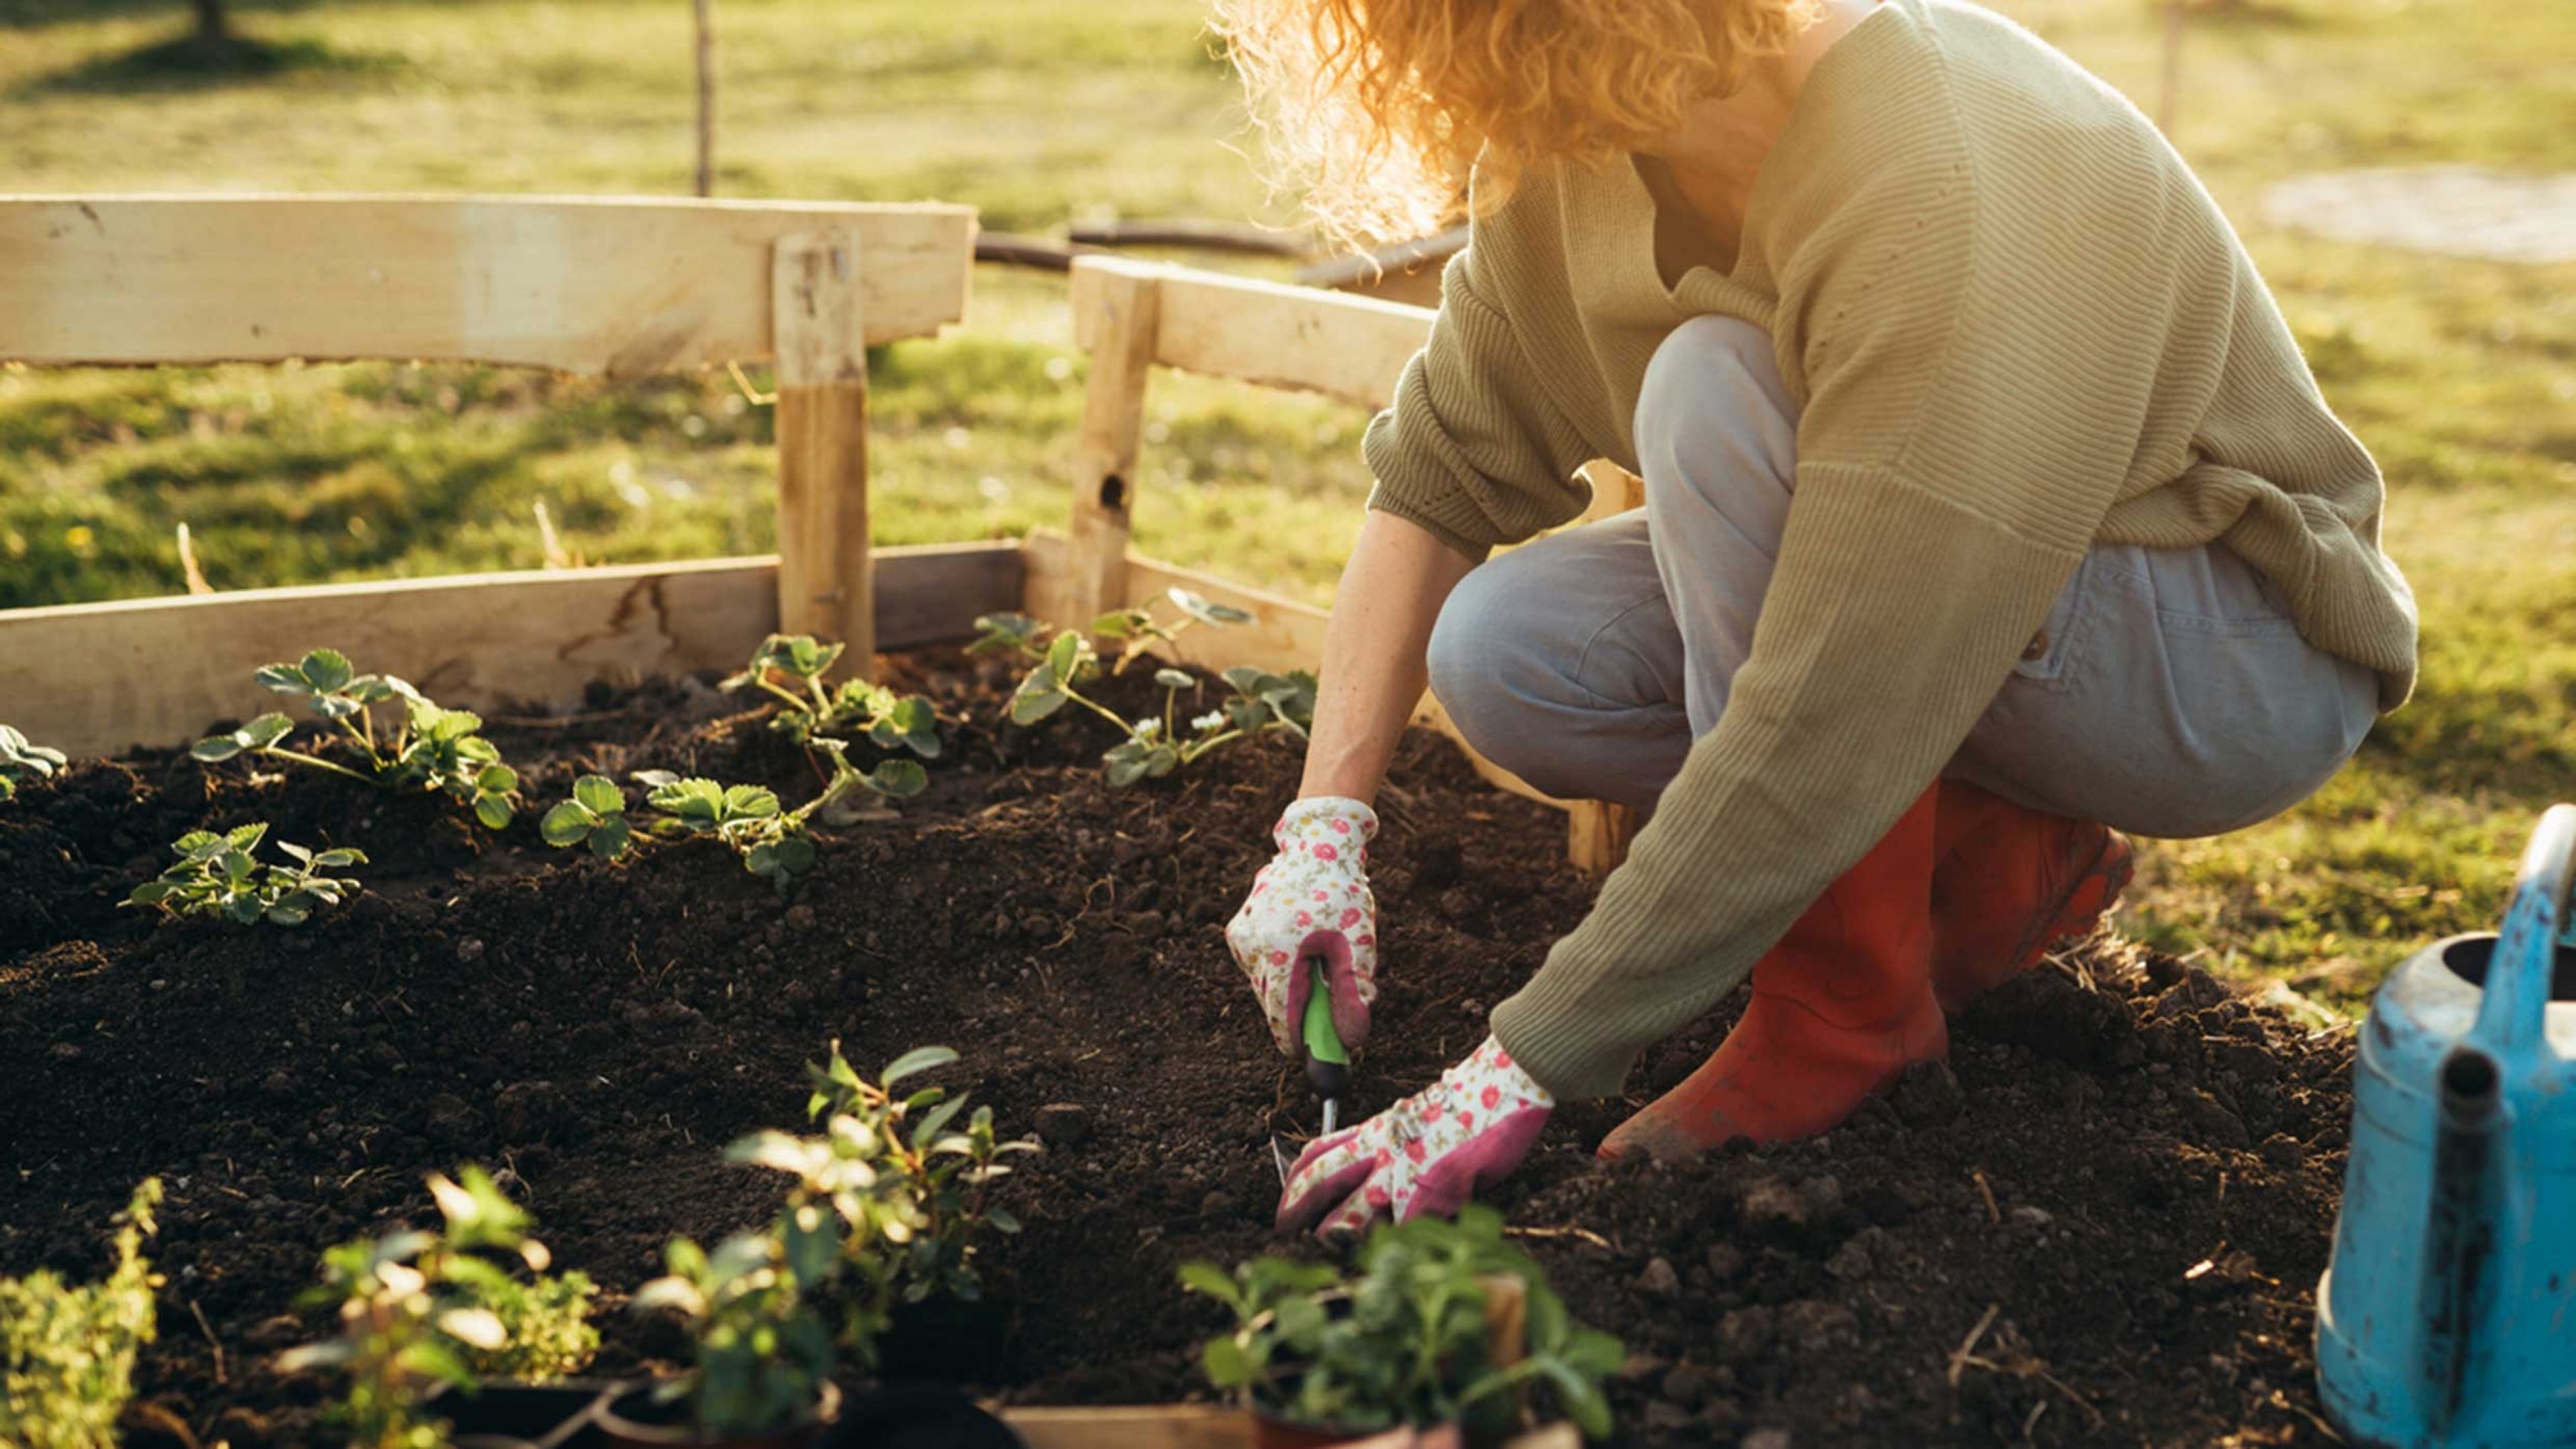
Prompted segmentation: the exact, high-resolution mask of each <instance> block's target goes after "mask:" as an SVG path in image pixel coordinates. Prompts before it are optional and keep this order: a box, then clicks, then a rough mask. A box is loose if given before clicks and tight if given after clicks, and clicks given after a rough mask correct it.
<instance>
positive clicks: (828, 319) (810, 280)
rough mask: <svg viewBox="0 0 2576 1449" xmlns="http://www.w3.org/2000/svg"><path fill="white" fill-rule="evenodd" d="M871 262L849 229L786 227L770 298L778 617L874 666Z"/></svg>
mask: <svg viewBox="0 0 2576 1449" xmlns="http://www.w3.org/2000/svg"><path fill="white" fill-rule="evenodd" d="M866 270H867V269H866V267H865V266H863V265H862V258H861V255H860V252H859V239H858V236H857V234H856V233H855V232H853V231H850V230H848V229H844V228H835V229H832V230H828V231H812V232H797V233H795V234H794V235H792V236H785V237H781V238H779V241H778V252H777V258H776V261H775V263H774V266H773V271H772V276H771V286H772V288H773V291H772V296H771V303H770V305H771V306H772V308H773V309H774V311H773V314H772V315H773V318H774V321H773V327H774V330H775V333H776V336H777V339H778V617H779V627H780V628H781V630H782V631H784V632H786V633H790V634H813V635H818V636H820V637H822V638H823V639H826V640H830V641H834V642H838V643H842V644H846V645H848V646H849V654H848V655H847V656H846V657H847V658H848V659H849V661H850V667H851V668H852V669H853V670H854V671H855V672H856V673H858V674H859V675H860V676H862V677H865V678H874V677H875V669H876V652H877V639H876V590H875V588H874V587H873V586H872V585H870V583H869V582H868V354H867V341H866V325H865V321H864V319H863V318H862V316H861V314H860V306H861V303H860V292H861V281H860V279H861V277H862V276H863V275H864V274H865V272H866Z"/></svg>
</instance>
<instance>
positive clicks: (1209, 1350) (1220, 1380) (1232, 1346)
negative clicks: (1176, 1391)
mask: <svg viewBox="0 0 2576 1449" xmlns="http://www.w3.org/2000/svg"><path fill="white" fill-rule="evenodd" d="M1199 1360H1200V1366H1201V1367H1203V1368H1204V1369H1206V1371H1207V1379H1208V1382H1209V1383H1210V1384H1213V1385H1215V1386H1216V1387H1217V1388H1220V1389H1239V1388H1241V1387H1243V1386H1244V1385H1245V1384H1248V1383H1250V1382H1252V1374H1253V1369H1252V1359H1251V1357H1250V1356H1249V1355H1247V1354H1245V1353H1244V1351H1243V1347H1242V1345H1240V1344H1238V1343H1236V1342H1235V1341H1234V1340H1233V1339H1231V1338H1211V1339H1209V1340H1208V1341H1207V1345H1206V1346H1205V1347H1204V1348H1201V1349H1200V1350H1199Z"/></svg>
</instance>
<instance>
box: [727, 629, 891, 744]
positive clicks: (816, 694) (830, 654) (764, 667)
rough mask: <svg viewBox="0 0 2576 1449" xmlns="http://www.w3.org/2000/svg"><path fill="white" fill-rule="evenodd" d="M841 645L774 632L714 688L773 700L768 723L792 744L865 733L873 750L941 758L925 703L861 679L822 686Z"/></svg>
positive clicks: (805, 636) (839, 652) (837, 656)
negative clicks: (747, 691) (759, 694)
mask: <svg viewBox="0 0 2576 1449" xmlns="http://www.w3.org/2000/svg"><path fill="white" fill-rule="evenodd" d="M847 647H848V646H846V645H841V644H823V643H819V642H817V641H816V640H815V638H814V636H813V635H811V634H772V635H770V636H769V637H768V638H767V639H765V640H762V641H761V645H760V649H759V650H758V652H756V653H754V654H753V655H752V656H751V663H750V664H749V665H747V666H746V667H745V668H744V669H743V671H742V672H741V673H740V674H737V675H735V676H733V677H732V678H730V679H727V680H725V681H724V683H723V684H722V685H720V686H719V688H722V689H725V690H727V691H734V690H741V689H757V690H759V691H761V692H762V693H764V694H767V695H769V696H770V697H771V698H773V699H775V700H777V701H778V713H777V714H776V715H774V716H772V717H771V718H770V721H769V727H770V728H771V729H774V730H777V731H779V732H780V733H781V734H784V735H786V736H787V737H788V738H790V739H792V740H794V741H796V742H797V743H798V744H807V743H811V742H812V741H813V740H815V739H816V738H817V737H822V736H830V737H834V738H840V737H844V736H849V735H865V736H866V737H867V738H868V739H869V741H870V742H872V743H874V744H875V745H876V746H877V747H878V748H879V749H884V750H893V749H898V748H900V749H906V750H910V751H911V752H912V753H914V754H916V755H918V756H920V757H921V758H923V759H925V760H935V759H937V758H939V716H938V715H937V713H936V712H934V711H933V710H932V709H931V707H930V701H929V700H926V699H924V698H922V697H921V696H919V695H917V694H897V693H895V692H894V691H893V690H891V689H888V688H886V687H885V686H884V685H881V684H870V683H869V682H867V681H866V680H863V679H850V680H844V681H842V682H841V684H840V685H839V686H837V687H829V686H826V685H825V684H824V683H823V676H824V675H825V674H827V673H829V672H830V671H831V668H832V665H833V664H834V663H835V662H837V661H838V660H839V659H840V657H841V654H842V651H843V650H844V649H845V648H847ZM782 681H784V682H782Z"/></svg>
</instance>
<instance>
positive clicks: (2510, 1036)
mask: <svg viewBox="0 0 2576 1449" xmlns="http://www.w3.org/2000/svg"><path fill="white" fill-rule="evenodd" d="M2571 917H2576V805H2553V806H2551V807H2549V809H2548V811H2547V812H2546V813H2544V814H2543V815H2542V816H2541V817H2540V826H2539V828H2538V829H2536V830H2534V831H2533V832H2532V833H2531V844H2530V845H2529V846H2528V847H2526V848H2525V849H2524V850H2523V852H2522V866H2521V868H2520V869H2519V870H2517V871H2516V872H2515V873H2514V879H2513V898H2512V900H2511V901H2510V902H2508V903H2507V905H2506V907H2505V916H2504V932H2503V935H2502V936H2501V937H2500V938H2499V939H2498V940H2497V941H2496V944H2495V956H2494V957H2493V959H2491V960H2490V961H2489V962H2488V963H2487V980H2486V999H2485V1000H2484V1001H2483V1002H2481V1003H2480V1004H2479V1007H2478V1022H2477V1027H2476V1029H2475V1031H2473V1032H2472V1033H2471V1035H2472V1036H2473V1037H2474V1038H2476V1039H2477V1041H2478V1043H2479V1044H2480V1045H2482V1046H2484V1047H2485V1048H2486V1049H2487V1050H2489V1051H2491V1052H2494V1053H2496V1054H2497V1055H2498V1056H2504V1055H2506V1054H2508V1053H2517V1052H2522V1051H2528V1050H2533V1049H2536V1048H2538V1046H2539V1045H2540V1043H2541V1041H2542V1039H2543V1033H2542V1027H2543V1026H2544V1024H2545V1017H2546V1014H2547V1012H2548V1010H2549V990H2550V984H2551V978H2552V976H2553V975H2554V974H2555V972H2554V969H2553V968H2554V967H2555V965H2556V963H2557V951H2556V949H2555V948H2556V947H2557V945H2558V943H2559V942H2560V941H2561V940H2566V941H2568V942H2569V943H2570V944H2576V920H2571V919H2570V918H2571Z"/></svg>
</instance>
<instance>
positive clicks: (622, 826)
mask: <svg viewBox="0 0 2576 1449" xmlns="http://www.w3.org/2000/svg"><path fill="white" fill-rule="evenodd" d="M633 838H634V836H633V832H632V831H631V830H630V828H629V827H628V826H627V824H626V817H625V816H623V815H611V816H609V817H608V818H607V819H606V820H603V821H601V822H600V823H599V827H598V828H597V829H595V830H593V831H591V832H590V853H591V854H593V855H595V856H598V857H599V858H600V859H602V860H615V859H617V858H618V857H619V856H621V855H624V854H625V853H626V847H627V845H628V843H629V842H630V841H631V840H632V839H633Z"/></svg>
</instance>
